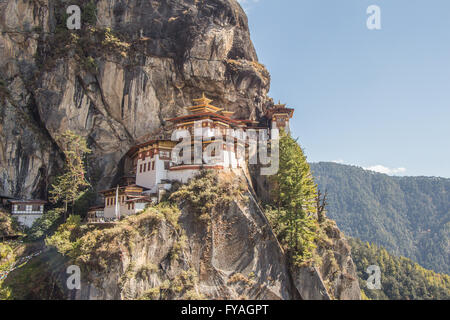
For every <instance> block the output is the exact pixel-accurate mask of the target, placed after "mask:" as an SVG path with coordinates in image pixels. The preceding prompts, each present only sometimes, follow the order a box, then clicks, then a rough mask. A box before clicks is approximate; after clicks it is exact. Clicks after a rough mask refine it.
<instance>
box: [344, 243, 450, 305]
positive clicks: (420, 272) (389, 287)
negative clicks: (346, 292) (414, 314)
mask: <svg viewBox="0 0 450 320" xmlns="http://www.w3.org/2000/svg"><path fill="white" fill-rule="evenodd" d="M349 243H350V245H351V247H352V258H353V261H354V263H355V265H356V270H357V271H358V278H359V281H360V287H361V290H362V292H363V293H364V294H363V296H364V295H365V296H366V297H368V298H369V299H372V300H448V299H450V276H448V275H446V274H440V273H435V272H433V271H431V270H426V269H425V268H423V267H421V266H420V265H419V264H417V263H415V262H413V261H412V260H411V259H408V258H405V257H395V256H393V255H391V254H389V253H388V252H387V251H386V249H384V248H383V247H379V246H377V245H374V244H369V243H367V242H362V241H361V240H358V239H350V240H349ZM370 265H376V266H378V267H380V271H381V279H380V280H381V281H380V282H381V289H380V290H372V289H369V288H368V286H367V280H368V277H369V275H368V274H367V273H366V272H365V271H366V270H367V267H368V266H370Z"/></svg>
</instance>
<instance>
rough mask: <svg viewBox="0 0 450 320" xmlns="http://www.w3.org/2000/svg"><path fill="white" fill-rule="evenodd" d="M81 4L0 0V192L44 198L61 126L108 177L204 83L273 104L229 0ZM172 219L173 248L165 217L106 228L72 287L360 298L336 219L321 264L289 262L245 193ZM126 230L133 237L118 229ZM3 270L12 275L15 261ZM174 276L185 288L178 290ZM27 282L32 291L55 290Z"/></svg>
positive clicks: (102, 293)
mask: <svg viewBox="0 0 450 320" xmlns="http://www.w3.org/2000/svg"><path fill="white" fill-rule="evenodd" d="M89 3H90V2H89V1H82V0H78V1H75V0H71V1H60V0H53V1H51V0H34V1H32V0H8V1H4V2H0V30H1V32H0V56H1V57H2V59H1V61H0V105H1V109H0V194H5V195H11V196H15V197H32V198H43V199H45V198H46V197H47V190H48V187H49V183H51V178H52V177H53V176H55V175H56V174H57V173H58V172H59V170H60V168H61V165H62V158H61V149H60V146H58V145H57V143H56V140H57V136H58V134H60V133H61V132H63V131H65V130H68V129H70V130H72V131H74V132H76V133H77V134H79V135H81V136H83V137H85V138H86V139H87V141H88V143H89V147H90V148H91V149H92V150H93V153H92V154H91V155H90V156H89V161H88V163H89V165H88V177H89V179H90V180H91V182H92V184H93V185H94V186H95V187H96V188H97V189H104V188H107V187H109V186H110V184H111V182H112V181H113V180H114V179H115V178H117V176H119V175H120V174H121V172H120V170H121V165H122V160H123V157H124V155H125V153H126V152H127V151H128V149H129V148H130V147H131V146H133V145H134V144H136V143H137V142H140V141H141V140H140V137H142V136H145V135H148V134H153V133H157V132H161V131H164V130H165V126H166V122H165V119H167V118H170V117H174V116H177V115H181V114H185V113H186V110H185V109H184V107H185V106H187V105H189V104H190V103H191V100H192V99H193V98H198V97H199V96H200V95H201V94H202V93H203V92H205V93H206V95H207V96H208V97H211V98H212V99H214V103H215V104H216V105H217V106H220V107H225V108H227V109H228V110H232V111H235V112H236V117H239V118H248V119H259V118H260V117H261V115H262V113H263V112H264V111H265V109H266V108H268V107H269V106H271V105H272V104H273V102H272V100H271V99H270V98H269V97H268V96H267V92H268V90H269V84H270V76H269V74H268V72H267V70H266V69H265V68H264V66H262V65H260V64H259V63H258V62H257V56H256V53H255V50H254V48H253V45H252V43H251V40H250V36H249V31H248V25H247V18H246V16H245V14H244V12H243V11H242V9H241V7H240V6H239V4H238V3H237V2H236V1H235V0H208V1H199V0H196V1H194V0H166V1H138V0H130V1H126V2H123V1H116V0H100V1H96V2H95V3H96V8H94V7H92V5H90V4H89ZM72 4H78V5H79V6H80V7H81V9H82V11H83V20H82V29H81V30H79V31H76V32H69V31H68V30H67V29H66V28H65V23H66V21H65V19H66V18H67V15H65V10H66V7H67V6H68V5H72ZM95 15H96V19H95V18H94V19H92V17H93V16H94V17H95ZM89 24H90V25H89ZM248 195H249V196H251V194H248ZM179 223H180V226H181V227H180V228H181V229H180V230H182V231H183V233H184V234H185V236H186V243H185V245H186V246H185V247H183V248H184V249H183V250H181V252H180V253H179V254H180V255H179V256H177V258H175V259H174V258H173V254H174V250H175V251H176V252H179V251H180V248H179V247H180V245H181V244H180V234H179V233H177V231H176V230H174V229H173V226H171V225H170V224H168V223H166V222H164V221H160V222H158V225H157V228H155V229H152V230H150V229H145V228H147V227H148V226H147V225H146V224H144V226H143V228H144V229H141V231H142V230H144V232H143V233H140V232H137V233H135V232H134V231H133V230H134V229H133V228H131V229H133V230H131V229H130V230H129V229H127V228H125V229H120V228H119V229H118V230H115V231H110V232H98V233H97V234H98V235H99V236H102V237H107V236H108V235H110V236H111V238H109V239H108V238H106V239H104V240H105V243H103V244H104V246H103V247H102V246H100V247H99V248H97V249H99V250H100V251H101V252H98V253H99V255H96V256H98V257H100V256H101V254H102V253H105V252H104V250H106V251H108V250H109V248H110V246H112V245H115V246H116V248H119V249H118V250H119V251H118V255H117V256H108V257H109V258H108V259H106V260H105V261H112V262H114V265H113V266H112V267H111V269H109V270H108V271H107V272H105V271H104V270H103V271H99V270H97V271H92V272H90V273H89V277H90V279H89V281H87V280H86V281H85V282H84V284H83V287H82V290H81V292H79V293H78V298H115V299H119V298H138V297H142V296H147V297H148V298H159V296H155V294H156V293H155V292H156V291H155V290H153V291H152V290H151V289H152V288H160V289H161V288H162V289H163V291H164V290H166V292H170V295H168V296H166V297H165V298H189V297H197V296H196V295H197V294H200V295H201V296H203V297H206V298H257V299H278V298H279V299H298V298H304V299H329V298H338V299H346V298H350V299H357V298H359V287H358V284H357V280H356V274H355V273H354V267H353V263H352V261H351V256H350V252H349V250H348V249H347V247H346V246H345V240H344V239H343V238H342V235H341V234H340V233H339V231H338V230H337V231H336V232H337V233H336V234H335V235H334V236H333V237H330V239H331V240H330V241H329V242H328V244H324V246H323V247H319V248H324V249H323V250H324V251H323V256H324V260H323V264H322V265H321V266H320V267H318V268H316V269H310V268H306V267H305V268H301V269H298V270H294V271H293V270H290V269H289V266H288V265H287V263H286V261H285V258H284V256H283V252H282V250H281V248H280V246H279V245H278V243H277V241H276V238H275V236H274V235H273V233H272V231H271V228H270V225H269V224H268V223H267V221H266V219H265V218H264V215H263V214H262V212H261V211H260V210H259V208H258V205H257V204H256V201H255V200H254V199H253V198H251V197H250V199H249V200H248V202H233V204H232V205H230V206H229V207H228V208H227V209H226V210H224V211H221V212H219V213H218V215H217V216H215V217H214V219H211V224H210V225H209V226H205V225H202V224H199V223H197V221H196V220H195V219H194V218H193V217H192V211H191V210H190V209H189V208H183V210H182V215H181V217H180V221H179ZM137 228H138V229H139V228H140V226H137ZM154 230H157V232H155V233H153V231H154ZM135 231H136V230H135ZM114 232H117V234H116V235H119V236H118V237H116V238H114V237H113V236H114V234H115V233H114ZM128 232H131V234H132V237H133V239H132V240H133V241H132V243H134V244H135V245H133V246H128V244H129V240H130V239H128V238H123V237H127V235H128V234H129V233H128ZM124 248H127V249H126V250H125V249H124ZM122 249H124V250H122ZM102 250H103V251H102ZM106 253H107V252H106ZM94 256H95V255H94ZM36 259H38V260H37V262H36V264H37V265H40V264H41V265H44V266H45V265H49V263H48V261H46V260H45V259H50V261H56V262H52V264H51V265H53V264H55V265H58V266H59V267H58V268H62V267H63V266H61V262H60V261H63V259H61V257H57V258H56V259H53V258H51V257H50V258H49V257H48V256H45V255H43V256H42V257H38V258H36ZM39 259H42V261H40V260H39ZM171 259H172V260H171ZM97 262H98V261H97ZM97 262H92V261H91V260H89V259H88V260H86V261H84V262H83V263H86V264H89V263H93V264H94V265H96V264H98V263H97ZM155 266H156V267H155ZM26 268H30V269H31V267H29V266H28V267H26ZM58 268H56V267H55V269H52V270H42V269H39V272H50V273H51V274H49V275H48V276H46V279H51V281H53V282H55V283H56V282H57V283H59V284H62V283H65V278H64V277H65V276H66V274H65V270H64V269H63V268H62V269H61V270H59V269H58ZM192 270H194V271H195V272H191V271H192ZM28 271H29V272H31V273H32V272H34V271H33V270H28ZM28 271H27V272H28ZM20 272H21V271H19V270H17V273H20ZM348 275H350V276H349V277H347V276H348ZM353 276H354V280H352V277H353ZM27 279H28V278H27ZM19 280H20V279H19ZM19 280H17V281H19ZM8 281H11V282H14V281H15V280H14V274H12V275H11V277H10V278H9V279H8ZM17 281H16V282H17ZM27 281H28V280H27ZM49 281H50V280H49ZM346 281H348V282H346ZM17 283H18V286H19V287H20V286H22V288H23V286H24V285H25V284H24V283H20V281H19V282H17ZM180 283H182V285H183V287H184V288H186V287H189V288H190V289H191V290H189V291H187V292H184V291H182V292H178V291H177V287H179V286H180ZM52 288H53V287H52ZM52 290H53V289H52ZM167 290H168V291H167ZM62 291H64V289H62ZM35 292H36V295H35V296H30V295H28V296H27V297H28V298H29V297H32V298H42V297H51V296H49V295H45V294H42V293H40V292H37V291H36V290H34V291H33V292H32V294H34V293H35ZM158 292H159V291H158ZM27 294H29V293H27ZM61 296H64V295H63V294H62V293H61V295H58V297H61ZM67 296H68V295H66V297H67Z"/></svg>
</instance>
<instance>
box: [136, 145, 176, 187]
mask: <svg viewBox="0 0 450 320" xmlns="http://www.w3.org/2000/svg"><path fill="white" fill-rule="evenodd" d="M152 161H155V170H151V168H152V167H151V163H152ZM166 161H168V160H166ZM144 163H145V164H146V166H147V170H146V171H145V172H140V167H141V164H142V166H143V165H144ZM148 163H150V170H148V166H149V165H148ZM164 179H167V170H165V169H164V160H161V159H160V158H159V154H157V155H155V156H154V157H153V159H150V157H147V158H145V161H144V160H142V159H139V160H138V164H137V173H136V184H137V185H138V186H142V187H146V188H149V189H151V192H156V186H157V185H158V183H160V182H161V180H164Z"/></svg>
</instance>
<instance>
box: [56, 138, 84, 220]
mask: <svg viewBox="0 0 450 320" xmlns="http://www.w3.org/2000/svg"><path fill="white" fill-rule="evenodd" d="M57 141H58V142H59V144H60V146H61V148H62V150H63V152H64V156H65V164H64V173H63V174H62V175H60V176H59V177H57V178H56V181H55V183H54V184H52V190H50V195H51V197H50V200H51V201H52V202H54V203H57V202H59V201H62V202H64V217H66V215H67V207H68V204H69V203H71V204H72V213H73V205H74V203H75V201H76V200H77V199H79V198H80V197H81V196H83V194H84V192H85V190H86V189H87V187H89V186H90V184H89V182H88V181H87V180H86V178H85V165H84V157H85V155H86V154H88V153H90V152H91V150H90V149H89V148H88V147H87V144H86V140H85V139H84V138H82V137H80V136H78V135H77V134H75V133H73V132H72V131H70V130H68V131H66V132H65V133H63V134H62V135H61V136H59V137H58V138H57Z"/></svg>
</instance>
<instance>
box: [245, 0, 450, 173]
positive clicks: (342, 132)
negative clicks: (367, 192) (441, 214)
mask: <svg viewBox="0 0 450 320" xmlns="http://www.w3.org/2000/svg"><path fill="white" fill-rule="evenodd" d="M240 2H241V4H242V5H243V7H244V8H245V10H246V11H247V14H248V18H249V24H250V31H251V36H252V40H253V43H254V45H255V47H256V50H257V52H258V56H259V60H260V62H261V63H263V64H264V65H266V67H267V68H268V70H269V72H270V73H271V75H272V85H271V92H270V95H271V96H272V97H273V98H274V100H275V101H278V100H281V101H282V102H283V103H287V104H288V105H289V106H292V107H294V108H295V110H296V112H295V116H294V119H293V121H292V131H293V134H294V136H296V137H299V142H300V144H301V145H302V147H304V149H305V151H306V154H307V156H308V159H309V161H314V162H316V161H338V162H342V163H348V164H354V165H358V166H362V167H365V168H368V167H375V166H377V167H376V168H375V169H376V170H378V171H384V172H386V173H390V174H400V175H427V176H443V177H450V123H449V122H450V1H448V0H384V1H383V0H371V1H366V0H340V1H339V0H242V1H240ZM370 5H378V6H379V7H380V9H381V30H369V29H368V28H367V26H366V20H367V18H368V16H369V15H368V14H367V13H366V10H367V8H368V7H369V6H370Z"/></svg>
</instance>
